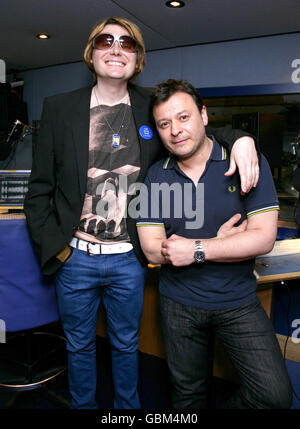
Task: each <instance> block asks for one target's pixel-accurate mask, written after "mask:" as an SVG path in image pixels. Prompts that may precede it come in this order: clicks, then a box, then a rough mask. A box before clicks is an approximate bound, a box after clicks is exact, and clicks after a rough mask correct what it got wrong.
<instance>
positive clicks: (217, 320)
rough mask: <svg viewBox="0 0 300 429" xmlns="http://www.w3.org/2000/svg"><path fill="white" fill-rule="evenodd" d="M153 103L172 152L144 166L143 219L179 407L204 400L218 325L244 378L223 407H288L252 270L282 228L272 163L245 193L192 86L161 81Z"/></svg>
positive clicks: (287, 394)
mask: <svg viewBox="0 0 300 429" xmlns="http://www.w3.org/2000/svg"><path fill="white" fill-rule="evenodd" d="M151 105H152V109H153V116H154V119H155V123H156V126H157V130H158V132H159V135H160V137H161V140H162V141H163V143H164V145H165V147H166V148H167V150H168V151H169V153H171V156H170V157H168V158H167V159H165V160H161V161H158V162H157V163H156V164H154V165H153V166H152V167H151V168H150V169H149V171H148V174H147V177H146V180H145V185H146V188H145V189H143V190H142V192H141V195H142V198H141V205H140V213H143V215H142V216H143V217H141V218H140V219H139V220H138V222H137V226H138V233H139V238H140V242H141V246H142V249H143V251H144V253H145V255H146V257H147V258H148V261H149V262H151V263H152V264H162V268H161V273H160V283H159V291H160V315H161V321H162V329H163V337H164V343H165V348H166V356H167V362H168V366H169V369H170V374H171V380H172V385H173V391H172V393H173V396H172V398H173V406H174V407H175V408H204V407H206V376H207V345H208V341H209V335H210V329H213V330H214V331H215V332H216V333H217V334H218V335H219V337H220V339H221V341H222V343H223V345H224V347H225V349H226V350H227V352H228V354H229V356H230V358H231V360H232V362H233V364H234V366H235V367H236V369H237V372H238V374H239V376H240V387H239V389H238V391H237V392H236V393H235V394H234V395H233V396H232V397H231V398H230V399H229V400H228V402H227V403H226V404H224V407H229V408H289V407H290V405H291V397H292V395H291V387H290V383H289V378H288V375H287V371H286V368H285V365H284V361H283V358H282V355H281V351H280V347H279V345H278V342H277V339H276V336H275V333H274V331H273V328H272V325H271V322H270V320H269V319H268V317H267V315H266V313H265V311H264V310H263V308H262V306H261V304H260V301H259V299H258V298H257V296H256V279H255V277H254V275H253V268H254V258H255V256H256V255H259V254H264V253H267V252H269V251H270V250H271V249H272V247H273V245H274V241H275V239H276V232H277V214H278V209H279V206H278V200H277V195H276V191H275V187H274V184H273V180H272V175H271V172H270V168H269V166H268V163H267V161H266V159H265V158H264V157H263V156H262V162H261V172H260V178H259V182H258V185H257V187H256V188H255V189H253V190H252V191H251V192H250V193H249V194H247V195H241V193H240V183H239V178H238V175H237V174H236V175H233V176H231V177H226V176H225V175H224V173H225V172H226V170H227V168H228V158H227V156H226V151H224V148H222V147H221V146H220V145H219V143H218V142H217V140H216V139H215V138H214V137H213V136H207V135H206V131H205V127H206V125H207V123H208V117H207V112H206V108H205V106H203V103H202V100H201V98H200V95H199V94H198V92H197V91H196V90H195V89H194V88H193V87H192V85H190V84H189V83H188V82H186V81H176V80H171V79H170V80H168V81H166V82H162V83H161V84H159V85H158V86H157V88H156V90H155V92H154V93H153V95H152V101H151ZM158 185H161V186H162V187H161V192H160V193H159V194H158V192H157V190H158V187H157V186H158ZM175 185H177V186H175ZM168 187H169V188H168ZM154 189H155V192H154ZM168 189H169V193H167V190H168ZM147 211H148V216H145V213H146V212H147ZM199 213H200V214H201V216H199ZM240 219H241V220H242V221H243V222H242V223H240V225H239V226H235V225H236V223H237V222H238V221H240Z"/></svg>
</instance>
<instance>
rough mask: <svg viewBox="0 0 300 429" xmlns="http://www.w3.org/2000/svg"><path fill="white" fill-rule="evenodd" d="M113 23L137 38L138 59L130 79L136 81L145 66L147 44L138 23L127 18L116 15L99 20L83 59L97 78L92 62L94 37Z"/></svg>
mask: <svg viewBox="0 0 300 429" xmlns="http://www.w3.org/2000/svg"><path fill="white" fill-rule="evenodd" d="M109 24H113V25H120V26H121V27H123V28H125V30H127V31H128V33H129V34H130V35H131V36H132V37H133V38H134V39H135V40H136V42H137V60H136V69H135V72H134V74H133V75H132V76H131V78H130V79H129V80H130V81H134V80H135V79H136V78H137V76H138V75H139V73H141V71H142V70H143V68H144V66H145V45H144V41H143V37H142V33H141V31H140V29H139V28H138V26H137V25H135V24H134V23H133V22H130V21H128V20H127V19H125V18H116V17H110V18H106V19H104V20H103V21H101V22H99V23H98V24H96V25H95V27H94V28H93V30H92V32H91V34H90V36H89V39H88V42H87V45H86V48H85V50H84V55H83V59H84V62H85V64H86V66H87V67H88V68H89V69H90V70H91V72H92V73H93V75H94V78H95V79H96V78H97V75H96V72H95V69H94V65H93V63H92V61H91V60H92V54H93V39H94V38H95V37H96V36H97V35H98V34H100V33H101V31H102V30H103V28H104V27H105V26H106V25H109Z"/></svg>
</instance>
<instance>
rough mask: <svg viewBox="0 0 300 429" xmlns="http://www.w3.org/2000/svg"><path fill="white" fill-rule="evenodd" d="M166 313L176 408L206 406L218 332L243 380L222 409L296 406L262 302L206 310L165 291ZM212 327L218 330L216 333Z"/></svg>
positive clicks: (164, 323)
mask: <svg viewBox="0 0 300 429" xmlns="http://www.w3.org/2000/svg"><path fill="white" fill-rule="evenodd" d="M159 300H160V303H159V305H160V316H161V322H162V330H163V338H164V344H165V350H166V356H167V363H168V367H169V370H170V375H171V380H172V403H173V406H174V408H182V409H183V408H191V409H195V408H206V407H207V398H206V396H207V376H208V373H207V372H208V371H207V370H208V365H209V362H208V357H209V356H208V344H209V338H210V335H211V332H215V333H216V334H217V335H218V337H219V338H220V341H221V342H222V344H223V346H224V348H225V350H226V351H227V353H228V355H229V357H230V359H231V361H232V363H233V365H234V366H235V369H236V370H237V373H238V376H239V378H240V385H239V387H238V389H237V390H236V392H234V394H233V395H231V397H230V398H229V399H228V400H227V401H226V402H225V403H224V404H223V406H222V408H231V409H237V408H261V409H272V408H290V406H291V403H292V390H291V385H290V381H289V377H288V374H287V370H286V367H285V363H284V360H283V357H282V354H281V350H280V347H279V344H278V341H277V338H276V336H275V332H274V330H273V326H272V324H271V322H270V320H269V318H268V317H267V315H266V313H265V311H264V309H263V308H262V306H261V304H260V301H259V299H258V298H256V299H255V300H254V301H252V302H251V303H249V304H247V305H243V306H241V307H238V308H235V309H232V310H219V311H213V310H201V309H199V308H196V307H191V306H187V305H182V304H180V303H178V302H175V301H173V300H171V299H169V298H167V297H166V296H163V295H160V297H159ZM211 330H212V331H211Z"/></svg>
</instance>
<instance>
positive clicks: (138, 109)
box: [128, 84, 152, 177]
mask: <svg viewBox="0 0 300 429" xmlns="http://www.w3.org/2000/svg"><path fill="white" fill-rule="evenodd" d="M128 92H129V96H130V100H131V107H132V113H133V117H134V120H135V126H136V131H137V135H138V139H139V143H140V150H141V170H140V174H139V176H141V177H144V175H145V172H146V171H147V169H148V167H149V142H148V140H145V139H143V138H142V137H141V134H140V127H141V126H143V125H146V126H148V127H149V128H150V127H152V124H150V123H149V119H148V117H149V113H148V109H149V107H148V106H149V100H147V98H146V97H145V96H144V95H143V94H141V93H140V92H139V91H137V90H136V89H135V86H134V85H130V84H129V85H128Z"/></svg>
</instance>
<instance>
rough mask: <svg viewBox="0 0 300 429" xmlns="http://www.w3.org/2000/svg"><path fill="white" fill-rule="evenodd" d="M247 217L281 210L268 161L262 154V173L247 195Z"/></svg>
mask: <svg viewBox="0 0 300 429" xmlns="http://www.w3.org/2000/svg"><path fill="white" fill-rule="evenodd" d="M245 209H246V214H247V217H250V216H254V215H256V214H259V213H264V212H267V211H271V210H279V202H278V197H277V192H276V188H275V185H274V181H273V177H272V173H271V169H270V166H269V163H268V161H267V160H266V158H265V157H264V156H263V155H262V157H261V167H260V175H259V180H258V184H257V186H256V188H252V189H251V191H250V192H249V193H248V194H246V195H245Z"/></svg>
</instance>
